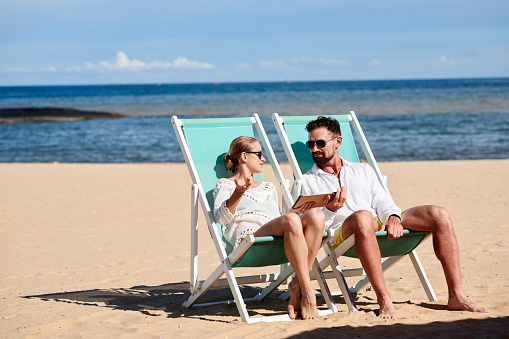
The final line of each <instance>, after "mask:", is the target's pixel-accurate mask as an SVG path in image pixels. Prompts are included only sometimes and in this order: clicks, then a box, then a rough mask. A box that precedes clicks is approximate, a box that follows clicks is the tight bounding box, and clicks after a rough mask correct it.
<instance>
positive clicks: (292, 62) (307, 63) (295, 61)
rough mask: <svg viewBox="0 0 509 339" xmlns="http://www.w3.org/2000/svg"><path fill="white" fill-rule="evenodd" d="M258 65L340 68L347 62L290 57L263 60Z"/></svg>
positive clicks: (268, 66) (270, 66) (269, 66)
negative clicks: (279, 59)
mask: <svg viewBox="0 0 509 339" xmlns="http://www.w3.org/2000/svg"><path fill="white" fill-rule="evenodd" d="M260 65H261V66H262V67H264V68H281V67H291V68H311V67H312V68H340V67H343V66H346V65H348V62H347V61H345V60H340V59H331V58H329V59H327V58H318V59H314V58H307V57H300V58H291V59H289V60H288V61H264V62H261V63H260Z"/></svg>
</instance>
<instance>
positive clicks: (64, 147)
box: [0, 78, 509, 163]
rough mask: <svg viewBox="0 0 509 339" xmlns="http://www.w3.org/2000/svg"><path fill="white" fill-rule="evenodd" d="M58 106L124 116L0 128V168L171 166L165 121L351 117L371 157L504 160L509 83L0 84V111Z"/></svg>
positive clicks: (508, 142)
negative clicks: (55, 164) (356, 121)
mask: <svg viewBox="0 0 509 339" xmlns="http://www.w3.org/2000/svg"><path fill="white" fill-rule="evenodd" d="M20 107H61V108H75V109H83V110H96V111H108V112H115V113H122V114H126V115H128V116H129V117H127V118H121V119H108V120H102V119H101V120H88V121H78V122H47V123H17V124H0V162H53V161H59V162H93V163H99V162H109V163H125V162H180V161H183V157H182V154H181V152H180V149H179V146H178V143H177V141H176V138H175V135H174V132H173V128H172V126H171V122H170V116H171V115H178V116H179V117H185V118H196V119H199V118H204V117H207V118H209V117H225V116H250V115H252V113H254V112H257V113H259V114H260V116H261V118H262V123H263V124H264V127H265V129H266V131H267V133H268V134H269V138H270V139H271V141H272V144H273V147H274V149H275V151H276V154H277V157H278V158H279V159H280V160H281V161H286V158H285V156H284V152H283V150H282V146H281V144H280V143H279V142H278V139H277V136H276V134H275V130H274V128H273V124H272V121H271V118H270V115H271V114H272V113H273V112H278V113H280V114H286V115H306V114H324V115H326V114H341V113H346V112H348V111H350V110H353V111H355V112H356V114H357V116H358V118H359V121H360V123H361V125H362V128H363V130H364V133H365V134H366V137H367V139H368V142H369V143H370V146H371V148H372V150H373V153H374V155H375V157H376V158H377V159H378V161H410V160H442V159H507V158H509V78H496V79H446V80H393V81H337V82H292V83H225V84H181V85H178V84H171V85H164V84H163V85H110V86H39V87H0V108H20Z"/></svg>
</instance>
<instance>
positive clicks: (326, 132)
mask: <svg viewBox="0 0 509 339" xmlns="http://www.w3.org/2000/svg"><path fill="white" fill-rule="evenodd" d="M306 130H307V131H308V133H309V136H308V142H307V143H306V145H307V147H308V148H309V150H310V151H311V154H312V156H313V160H314V162H315V165H314V166H313V167H312V168H311V169H310V170H309V171H308V172H307V173H306V174H304V178H305V181H306V183H307V185H308V187H309V189H310V191H311V194H321V193H328V192H336V191H337V193H336V195H335V197H334V198H333V199H331V201H329V202H328V203H327V204H326V205H325V207H324V208H323V210H324V214H325V220H326V223H325V228H326V229H327V228H336V229H337V228H339V232H338V239H337V241H336V244H335V247H337V246H339V244H340V243H341V242H342V241H344V239H346V238H348V237H349V236H351V235H352V234H355V246H356V249H357V254H358V255H359V259H360V261H361V264H362V266H363V268H364V270H365V271H366V274H367V276H368V278H369V281H370V283H371V285H372V286H373V289H374V291H375V293H376V296H377V303H378V305H379V306H380V313H379V317H381V318H384V319H395V318H396V313H395V311H394V306H393V303H392V299H391V296H390V294H389V292H388V290H387V288H386V286H385V281H384V277H383V272H382V265H381V258H380V249H379V248H378V243H377V240H376V237H375V231H378V230H386V231H387V233H388V237H389V239H395V238H398V237H401V236H402V235H403V228H407V229H411V230H416V231H431V232H432V235H433V247H434V250H435V254H436V256H437V258H438V259H439V260H440V262H441V264H442V267H443V270H444V273H445V279H446V281H447V286H448V291H449V299H448V303H447V307H448V308H449V309H450V310H466V311H471V312H488V311H487V310H486V309H484V308H481V307H478V306H477V305H476V304H475V303H473V302H472V301H470V300H469V299H468V298H467V296H466V295H465V292H464V291H463V287H462V282H461V272H460V263H459V250H458V243H457V241H456V235H455V233H454V230H453V227H452V222H451V218H450V217H449V214H448V212H447V211H446V210H445V209H444V208H442V207H438V206H418V207H413V208H410V209H408V210H406V211H404V212H403V213H402V212H401V210H400V209H399V207H397V206H396V205H395V204H394V202H393V200H392V198H391V196H390V195H389V194H388V193H387V192H386V191H385V190H384V189H383V187H382V185H381V184H380V183H379V181H378V179H377V177H376V175H375V172H374V171H373V169H372V168H371V167H370V166H369V165H367V164H358V163H351V162H348V161H346V160H344V159H342V158H341V157H340V156H339V155H338V148H339V146H340V145H341V142H342V138H341V130H340V126H339V123H338V122H337V121H336V120H335V119H331V118H326V117H318V119H316V120H314V121H311V122H309V123H308V124H307V126H306ZM344 191H346V194H345V192H344ZM345 196H346V197H345ZM345 199H346V200H345Z"/></svg>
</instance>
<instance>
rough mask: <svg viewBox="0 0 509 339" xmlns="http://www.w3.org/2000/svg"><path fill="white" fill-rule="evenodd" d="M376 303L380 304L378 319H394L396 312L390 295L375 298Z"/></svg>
mask: <svg viewBox="0 0 509 339" xmlns="http://www.w3.org/2000/svg"><path fill="white" fill-rule="evenodd" d="M377 299H378V300H377V301H378V305H379V306H380V313H379V314H378V317H379V318H380V319H396V318H397V317H396V312H395V311H394V305H393V304H392V300H391V297H390V296H386V297H380V298H377Z"/></svg>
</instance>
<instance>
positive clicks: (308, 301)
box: [301, 288, 318, 319]
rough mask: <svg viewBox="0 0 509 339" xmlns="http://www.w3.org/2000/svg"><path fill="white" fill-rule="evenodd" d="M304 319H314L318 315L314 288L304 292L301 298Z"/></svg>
mask: <svg viewBox="0 0 509 339" xmlns="http://www.w3.org/2000/svg"><path fill="white" fill-rule="evenodd" d="M301 307H302V319H314V318H316V317H318V309H317V308H316V297H315V293H314V290H313V289H312V288H310V289H309V290H308V291H306V292H305V293H302V300H301Z"/></svg>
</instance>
